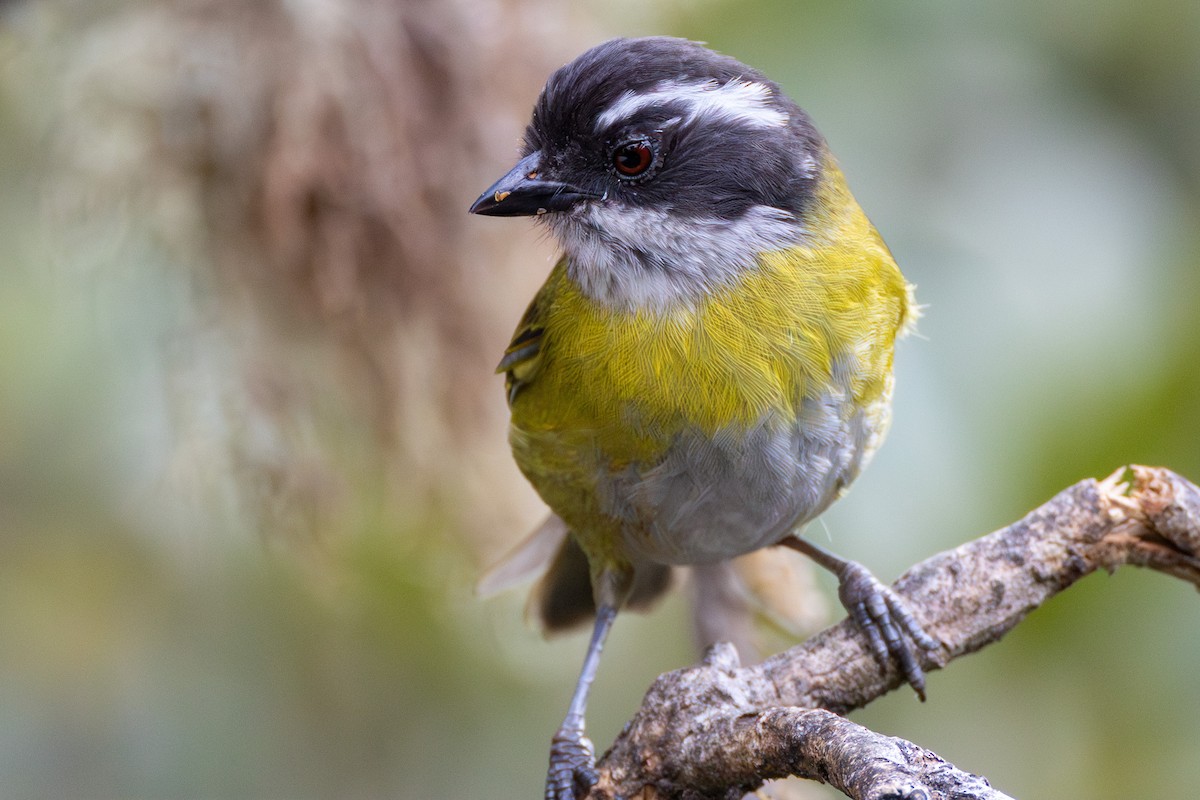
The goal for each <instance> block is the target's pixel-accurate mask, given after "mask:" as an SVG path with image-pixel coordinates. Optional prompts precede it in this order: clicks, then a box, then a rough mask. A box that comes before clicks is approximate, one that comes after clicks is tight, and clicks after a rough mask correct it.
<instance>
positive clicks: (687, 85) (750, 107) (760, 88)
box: [596, 78, 788, 132]
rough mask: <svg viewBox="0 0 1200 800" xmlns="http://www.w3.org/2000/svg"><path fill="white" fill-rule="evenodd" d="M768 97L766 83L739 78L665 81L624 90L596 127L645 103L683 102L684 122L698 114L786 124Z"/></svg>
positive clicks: (764, 124)
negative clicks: (644, 88) (642, 88)
mask: <svg viewBox="0 0 1200 800" xmlns="http://www.w3.org/2000/svg"><path fill="white" fill-rule="evenodd" d="M770 99H771V88H770V87H769V86H767V85H766V84H765V83H759V82H757V81H746V80H741V79H740V78H739V79H734V80H731V81H729V82H728V83H724V84H719V83H717V82H716V81H715V80H711V79H710V80H706V81H686V82H684V81H665V82H663V83H660V84H658V85H657V86H656V87H654V88H653V89H651V90H650V91H648V92H642V93H640V94H639V93H635V92H632V91H627V92H625V94H623V95H621V96H620V97H619V98H618V99H617V100H616V101H615V102H613V104H612V105H611V106H609V107H608V108H606V109H605V110H604V111H603V112H602V113H601V114H600V116H598V117H597V118H596V131H597V132H599V131H601V130H603V129H604V128H607V127H608V126H609V125H612V124H613V123H615V122H619V121H621V120H623V119H628V118H629V117H631V116H632V115H633V114H634V112H636V111H638V110H640V109H642V108H645V107H646V106H653V105H658V104H660V103H682V104H684V105H685V106H687V109H688V111H687V117H686V121H687V122H691V121H692V120H694V119H696V118H697V117H701V116H715V117H720V118H724V119H727V120H729V121H731V122H741V123H745V124H748V125H750V126H751V127H755V128H776V127H782V126H784V125H786V124H787V122H788V115H787V113H786V112H784V111H780V110H779V109H777V108H774V107H772V106H771V104H770Z"/></svg>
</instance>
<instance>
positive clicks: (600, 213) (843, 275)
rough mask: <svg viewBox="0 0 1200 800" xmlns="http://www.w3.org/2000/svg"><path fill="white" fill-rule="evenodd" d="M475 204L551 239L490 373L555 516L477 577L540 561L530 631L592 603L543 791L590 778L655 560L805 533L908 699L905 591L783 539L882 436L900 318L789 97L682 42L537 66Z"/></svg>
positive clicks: (627, 41)
mask: <svg viewBox="0 0 1200 800" xmlns="http://www.w3.org/2000/svg"><path fill="white" fill-rule="evenodd" d="M470 212H471V213H474V214H482V215H487V216H497V217H507V216H528V217H533V218H534V219H535V220H536V221H537V223H538V224H540V225H542V226H544V227H545V228H546V229H547V230H548V231H549V232H550V234H551V235H552V237H553V238H554V239H555V240H556V241H557V243H558V245H559V246H560V247H561V250H562V254H561V257H560V258H559V259H558V260H557V262H556V263H555V264H554V266H553V268H552V269H551V270H550V273H549V275H548V277H547V278H546V281H545V283H544V284H543V285H542V287H541V289H540V290H539V291H538V292H537V293H536V295H535V296H534V298H533V300H532V302H531V303H530V304H529V307H528V309H527V310H526V311H525V313H524V315H523V316H522V317H521V319H520V322H519V324H518V325H517V328H516V332H515V333H514V335H513V337H512V340H511V342H510V344H509V345H508V347H507V348H506V350H505V351H504V354H503V357H502V359H501V360H500V362H499V366H498V368H497V372H498V373H502V374H503V375H504V377H505V390H506V396H507V403H508V406H509V409H510V414H511V420H510V425H509V443H510V445H511V448H512V452H513V456H514V459H515V460H516V463H517V465H518V467H519V468H520V470H521V472H522V473H523V474H524V475H525V477H526V478H527V479H528V480H529V482H530V483H531V484H532V485H533V487H534V489H535V490H536V491H537V493H538V494H539V495H540V496H541V498H542V499H543V500H544V501H545V503H546V505H547V506H549V510H550V512H551V514H550V517H549V518H548V519H547V521H546V522H545V523H544V524H543V525H542V526H541V527H540V528H538V530H536V531H535V532H534V534H533V536H532V537H531V538H530V540H529V541H528V543H527V544H526V545H523V546H520V547H518V548H517V550H516V551H514V555H513V556H512V557H511V558H510V560H509V561H508V562H507V564H508V566H504V565H502V566H501V567H500V568H498V571H499V572H500V573H502V574H506V575H507V576H508V577H511V575H515V574H517V573H523V572H525V571H527V570H528V569H530V568H531V566H534V565H536V564H537V563H540V562H544V563H548V567H547V569H546V572H545V574H544V577H543V578H542V579H541V583H540V585H539V586H538V588H537V589H536V590H535V595H534V600H533V605H534V606H535V608H536V610H537V612H538V614H539V615H540V617H541V618H542V621H543V623H544V625H545V626H546V627H547V628H548V629H550V630H558V629H563V628H568V627H571V626H575V625H578V624H581V623H585V622H586V621H587V620H592V635H591V638H590V641H589V644H588V647H587V652H586V656H585V658H584V663H583V667H582V669H581V671H580V675H579V679H578V682H577V683H576V686H575V690H574V693H573V695H572V697H571V701H570V704H569V706H568V710H567V713H566V715H565V717H564V719H563V722H562V724H561V726H560V727H559V728H558V730H557V731H556V732H555V734H554V735H553V737H552V739H551V747H550V764H549V768H548V771H547V779H546V790H545V797H546V800H572V798H575V797H578V796H583V795H585V794H586V793H587V792H588V790H589V789H590V787H591V786H592V785H593V784H594V783H595V781H596V780H597V773H596V770H595V756H594V750H593V747H592V744H591V742H590V741H589V740H588V739H587V737H586V734H585V714H586V707H587V700H588V695H589V691H590V686H591V683H592V681H593V678H594V677H595V674H596V672H597V667H598V664H599V661H600V653H601V650H602V648H603V646H604V642H605V639H606V638H607V636H608V633H609V630H610V629H611V627H612V624H613V620H614V619H615V617H616V615H617V613H618V611H619V610H621V609H623V608H642V607H646V606H648V605H649V604H650V603H651V602H652V601H653V600H654V599H655V598H657V597H658V596H659V595H660V594H662V592H663V591H665V590H666V588H667V585H668V576H669V574H670V570H671V568H672V567H674V566H678V565H695V566H702V565H711V564H720V563H722V562H725V561H728V560H729V559H733V558H735V557H738V556H741V555H743V554H746V553H750V552H753V551H756V550H759V549H761V548H767V547H773V546H784V547H789V548H791V549H793V550H797V551H799V552H801V553H804V554H805V555H807V556H809V557H810V558H811V559H812V560H814V561H815V562H816V563H817V564H819V565H820V566H822V567H824V568H826V569H828V570H830V571H831V572H832V573H834V575H836V576H837V579H838V583H839V588H838V595H839V598H840V600H841V601H842V604H843V605H844V606H845V607H846V609H847V611H848V612H849V615H850V617H851V618H852V619H853V620H854V621H855V622H856V623H857V624H858V626H859V628H860V629H861V630H862V632H863V634H864V635H865V637H866V639H867V644H868V646H869V648H870V650H871V652H872V653H873V654H874V657H875V658H876V659H877V660H878V661H879V662H880V664H881V667H882V668H885V669H886V668H888V665H890V664H891V662H892V661H893V660H894V661H895V663H896V664H897V666H898V669H899V673H900V675H901V676H902V677H903V678H904V680H906V681H907V682H908V683H909V684H910V685H911V686H912V687H913V689H914V690H915V691H916V692H917V694H918V695H919V696H920V697H921V699H924V688H925V677H924V673H923V670H922V667H921V664H920V658H919V654H920V653H921V652H927V651H930V650H933V649H934V648H935V647H936V646H937V645H936V642H935V640H933V639H932V638H931V637H930V636H929V635H928V634H927V633H926V632H925V630H924V629H923V628H922V626H921V624H920V623H919V622H918V620H917V618H916V616H915V614H914V612H913V609H910V608H909V607H908V606H907V605H906V604H905V603H904V602H903V601H902V600H901V598H900V597H899V596H898V595H896V594H895V593H894V592H893V590H892V589H891V588H890V587H888V586H886V585H884V584H883V583H881V582H880V581H879V580H878V579H876V578H875V577H874V576H873V575H872V574H871V573H870V571H868V570H867V569H866V568H865V567H863V566H862V565H860V564H858V563H857V562H854V561H850V560H848V559H844V558H841V557H839V556H837V555H835V554H833V553H832V552H830V551H828V550H826V549H824V548H822V547H818V546H816V545H814V544H812V543H811V542H810V541H808V540H806V539H804V538H802V536H801V529H802V527H803V526H804V525H805V523H807V522H809V521H811V520H812V519H814V518H815V517H817V516H818V515H819V514H820V513H821V512H823V511H824V510H825V509H826V508H828V507H829V505H830V504H831V503H832V502H833V501H834V500H836V499H837V498H839V497H840V496H841V495H842V494H843V493H844V492H845V491H846V490H847V488H848V487H849V485H850V484H851V482H852V481H853V480H854V479H855V478H856V476H858V474H859V473H860V472H861V471H862V469H863V468H864V467H865V466H866V465H867V463H868V462H869V461H870V460H871V457H872V455H873V454H874V453H875V451H876V449H877V448H878V447H879V445H880V443H881V441H882V440H883V438H884V435H885V433H886V431H887V429H888V426H889V423H890V418H891V401H892V392H893V384H894V380H893V353H894V345H895V342H896V340H897V338H898V337H899V336H900V335H901V334H902V333H904V332H906V331H907V330H908V329H909V328H910V327H912V325H913V323H914V321H915V319H916V317H917V316H918V307H917V306H916V305H915V301H914V298H913V288H912V287H911V285H910V284H909V283H908V282H907V281H906V280H905V279H904V277H903V276H902V274H901V272H900V270H899V268H898V267H897V265H896V262H895V259H894V258H893V257H892V254H891V252H890V251H889V250H888V247H887V245H886V244H885V243H884V241H883V239H882V238H881V236H880V235H879V233H878V232H877V231H876V229H875V227H874V226H873V225H872V223H871V222H870V220H869V219H868V218H867V217H866V215H865V214H864V212H863V211H862V209H861V208H860V207H859V205H858V203H857V202H856V201H855V199H854V197H853V195H851V193H850V190H849V189H848V187H847V184H846V180H845V178H844V176H843V174H842V172H841V171H840V169H839V167H838V164H837V161H836V160H835V159H834V157H833V155H832V154H831V152H830V150H829V147H828V145H827V144H826V142H825V139H824V138H823V137H822V135H821V134H820V133H819V132H818V131H817V129H816V127H815V126H814V124H813V122H812V121H811V119H810V118H809V116H808V115H807V114H806V113H805V112H804V111H803V110H801V108H800V107H799V106H797V105H796V103H795V102H793V101H792V100H791V99H790V98H789V97H788V96H787V95H786V94H785V93H784V91H783V90H782V88H781V87H780V86H779V84H777V83H775V82H774V81H772V80H771V79H769V78H768V77H767V76H766V75H764V74H763V73H761V72H759V71H758V70H756V69H753V68H751V67H749V66H747V65H745V64H743V63H741V62H740V61H738V60H736V59H735V58H733V57H731V56H727V55H723V54H720V53H717V52H715V51H714V50H712V49H709V48H708V47H707V46H705V45H703V44H701V43H697V42H692V41H688V40H684V39H677V38H672V37H662V36H654V37H642V38H617V39H612V40H609V41H606V42H604V43H602V44H599V45H597V46H595V47H593V48H591V49H589V50H587V51H586V52H584V53H583V54H581V55H579V56H578V57H577V58H576V59H575V60H573V61H571V62H570V63H568V64H566V65H565V66H563V67H561V68H559V69H558V70H557V71H555V72H554V73H553V74H551V75H550V77H549V78H548V80H547V82H546V84H545V87H544V88H543V89H542V91H541V93H540V95H539V96H538V98H537V101H536V104H535V106H534V108H533V113H532V118H531V120H530V122H529V124H528V126H527V128H526V130H525V134H524V141H523V144H522V147H521V150H520V155H519V158H518V160H517V162H516V165H515V166H513V167H512V169H511V170H510V171H509V172H508V173H507V174H505V175H504V176H503V177H501V178H500V179H499V180H498V181H496V182H495V183H494V184H493V185H492V186H491V187H489V188H488V189H487V190H486V191H484V192H483V193H482V194H481V195H480V196H479V198H478V199H477V200H476V201H475V202H474V203H473V204H472V205H471V207H470Z"/></svg>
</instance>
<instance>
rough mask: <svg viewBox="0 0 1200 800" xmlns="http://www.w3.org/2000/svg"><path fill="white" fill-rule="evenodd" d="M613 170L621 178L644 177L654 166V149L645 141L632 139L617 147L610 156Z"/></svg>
mask: <svg viewBox="0 0 1200 800" xmlns="http://www.w3.org/2000/svg"><path fill="white" fill-rule="evenodd" d="M612 160H613V168H614V169H615V170H616V171H617V175H619V176H620V177H622V178H636V177H639V176H640V175H644V174H645V172H646V170H648V169H650V167H652V166H654V148H653V147H651V146H650V142H648V141H647V140H645V139H634V140H633V141H630V142H625V143H623V144H619V145H617V149H615V150H613V154H612Z"/></svg>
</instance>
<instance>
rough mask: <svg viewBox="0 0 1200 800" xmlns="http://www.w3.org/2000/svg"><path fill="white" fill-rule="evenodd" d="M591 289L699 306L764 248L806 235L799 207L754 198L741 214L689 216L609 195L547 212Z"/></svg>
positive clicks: (641, 306) (633, 300)
mask: <svg viewBox="0 0 1200 800" xmlns="http://www.w3.org/2000/svg"><path fill="white" fill-rule="evenodd" d="M540 219H542V220H543V221H545V222H546V223H547V224H548V225H549V226H550V228H551V230H552V231H554V234H555V236H556V237H557V238H558V240H559V242H560V243H561V244H562V247H563V249H564V250H565V251H566V254H567V259H568V263H567V274H568V275H569V276H570V277H571V279H572V280H574V281H575V282H576V283H577V284H578V285H579V287H580V289H581V290H582V291H583V293H584V294H586V295H587V296H588V297H590V298H592V299H593V300H596V301H598V302H601V303H604V304H605V305H607V306H609V307H612V308H621V309H624V310H627V311H638V310H649V311H666V310H669V309H672V308H677V307H678V306H679V305H680V304H684V305H686V306H689V307H690V306H694V305H695V304H696V303H697V302H698V301H699V300H700V299H702V298H703V297H704V296H706V295H708V294H709V293H711V292H713V291H714V290H716V289H718V288H720V287H722V286H727V285H729V284H730V283H732V282H733V281H734V280H736V279H737V277H738V276H740V275H742V274H743V273H745V272H746V271H748V270H751V269H754V268H755V267H756V265H757V263H758V257H759V255H760V254H762V253H765V252H769V251H772V250H781V249H784V248H786V247H789V246H792V245H795V244H798V243H800V242H801V241H803V239H804V236H805V231H804V229H803V227H801V225H800V223H799V222H798V221H797V219H796V217H795V216H794V215H793V214H790V213H788V212H786V211H783V210H781V209H778V208H773V207H769V206H754V207H753V208H751V209H750V210H749V211H747V212H746V213H745V214H743V215H742V216H740V217H738V218H737V219H732V220H728V219H721V218H719V217H707V218H695V217H693V218H684V217H679V216H674V215H671V214H669V213H667V212H665V211H659V210H655V209H647V208H627V207H621V206H616V205H611V204H609V203H607V202H605V201H599V202H594V203H584V204H581V205H580V206H577V207H576V208H575V209H573V210H571V211H568V212H564V213H555V214H546V215H545V216H543V217H541V218H540Z"/></svg>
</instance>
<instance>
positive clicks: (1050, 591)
mask: <svg viewBox="0 0 1200 800" xmlns="http://www.w3.org/2000/svg"><path fill="white" fill-rule="evenodd" d="M1198 555H1200V489H1197V487H1196V486H1194V485H1193V484H1191V483H1189V482H1188V481H1186V480H1184V479H1183V478H1181V477H1180V476H1178V475H1176V474H1175V473H1173V472H1171V471H1170V470H1166V469H1161V468H1151V467H1140V466H1132V467H1123V468H1122V469H1120V470H1118V471H1117V472H1116V473H1114V474H1113V475H1111V476H1110V477H1108V478H1107V479H1105V480H1103V481H1095V480H1090V479H1089V480H1085V481H1081V482H1080V483H1077V484H1075V485H1074V486H1072V487H1070V488H1068V489H1066V490H1064V491H1062V492H1060V493H1059V494H1058V495H1056V496H1055V497H1053V498H1052V499H1051V500H1050V501H1049V502H1047V503H1045V504H1044V505H1042V506H1041V507H1039V508H1037V509H1035V510H1033V511H1032V512H1030V513H1029V514H1028V515H1026V516H1025V518H1024V519H1021V520H1019V521H1018V522H1015V523H1013V524H1012V525H1009V526H1008V527H1007V528H1004V529H1002V530H999V531H996V532H995V533H992V534H990V535H988V536H984V537H983V538H981V539H977V540H975V541H973V542H969V543H967V544H964V545H962V546H961V547H958V548H956V549H954V550H949V551H946V552H944V553H939V554H938V555H935V556H933V557H932V558H930V559H928V560H926V561H923V562H921V563H920V564H917V565H916V566H915V567H913V568H912V569H910V570H909V571H908V572H907V573H905V574H904V575H903V576H901V578H900V579H899V580H898V581H896V584H895V586H894V588H895V590H896V591H897V593H899V594H900V596H901V597H903V598H904V599H905V600H906V601H907V602H908V603H909V605H910V607H911V608H912V609H913V610H914V611H915V612H916V614H917V616H918V617H919V618H920V621H921V622H922V624H923V625H924V627H925V630H926V631H928V632H929V634H930V635H931V636H933V637H934V638H935V639H936V640H937V641H938V642H939V643H940V647H939V648H938V649H937V650H936V651H934V652H933V653H930V654H928V657H927V658H926V659H925V660H924V663H923V666H924V667H925V669H926V670H933V669H941V668H942V667H944V666H945V665H946V664H948V663H949V662H950V661H951V660H953V659H955V658H957V657H959V656H962V655H966V654H968V653H972V652H974V651H976V650H978V649H980V648H981V647H983V646H985V645H988V644H991V643H993V642H996V641H999V640H1000V638H1001V637H1003V636H1004V634H1005V633H1007V632H1008V631H1009V630H1011V629H1012V628H1013V627H1014V626H1015V625H1016V624H1017V623H1019V622H1020V621H1021V620H1022V619H1024V618H1025V616H1026V615H1028V614H1029V612H1031V611H1033V610H1034V609H1035V608H1037V607H1038V606H1040V605H1042V604H1043V603H1045V602H1046V601H1047V600H1049V599H1050V598H1051V597H1053V596H1054V595H1056V594H1058V593H1059V592H1061V591H1062V590H1064V589H1066V588H1067V587H1069V586H1071V585H1072V584H1073V583H1075V582H1076V581H1077V580H1079V579H1080V578H1082V577H1084V576H1086V575H1088V574H1090V573H1092V572H1094V571H1096V570H1097V569H1106V570H1108V571H1110V572H1111V571H1113V570H1115V569H1116V568H1117V567H1119V566H1121V565H1123V564H1133V565H1136V566H1142V567H1148V568H1150V569H1154V570H1157V571H1159V572H1163V573H1166V574H1168V575H1172V576H1174V577H1176V578H1180V579H1182V580H1185V581H1188V582H1189V583H1191V584H1193V585H1195V586H1198V587H1200V558H1198ZM900 683H901V678H900V676H899V675H898V674H897V673H896V671H895V669H894V668H889V669H888V671H887V672H882V671H881V670H880V668H879V666H878V664H877V663H876V662H875V661H874V659H873V658H872V656H871V653H870V652H869V650H868V649H867V645H866V643H865V641H863V639H862V637H861V636H860V634H859V633H858V631H857V630H856V629H855V628H854V627H853V626H852V624H851V623H849V622H847V621H843V622H842V623H840V624H838V625H835V626H833V627H831V628H829V629H827V630H825V631H823V632H822V633H820V634H818V635H817V636H814V637H812V638H811V639H809V640H808V641H806V642H804V643H803V644H801V645H798V646H797V647H793V648H792V649H790V650H788V651H786V652H784V653H781V654H779V655H777V656H774V657H772V658H770V659H768V660H767V661H764V662H763V663H762V664H759V665H757V666H753V667H741V666H739V665H738V661H737V655H736V652H735V651H734V650H733V648H731V647H728V646H718V647H716V648H713V649H712V650H711V651H710V652H709V654H708V655H707V656H706V657H705V660H704V662H703V663H702V664H701V665H699V666H697V667H692V668H689V669H684V670H679V671H677V672H671V673H667V674H666V675H663V676H661V677H659V678H658V680H657V681H655V683H654V685H653V686H651V688H650V691H649V692H648V693H647V695H646V698H645V700H644V701H643V703H642V707H641V709H640V710H639V711H638V713H637V714H636V715H635V716H634V718H633V720H632V721H631V722H630V723H629V724H628V725H626V727H625V729H624V730H623V731H622V732H621V734H620V736H618V738H617V741H616V742H615V743H614V744H613V746H612V748H611V749H610V750H609V751H608V753H606V754H605V755H604V757H603V758H602V759H601V760H600V763H599V766H598V769H599V773H600V782H599V783H597V784H596V786H595V787H594V788H593V790H592V793H591V795H590V798H592V800H610V799H611V798H616V797H623V798H635V797H636V798H643V800H652V798H658V797H686V798H737V797H740V796H741V795H742V794H744V793H745V792H747V791H750V790H752V789H754V788H755V787H757V786H759V785H760V784H761V783H762V782H763V781H764V780H767V779H771V778H777V777H783V776H786V775H797V776H800V777H804V778H811V779H814V780H819V781H823V782H826V783H829V784H831V785H833V786H835V787H837V788H838V789H839V790H841V791H842V792H843V793H845V794H846V795H847V796H848V797H852V798H855V799H856V800H867V798H870V800H886V799H887V798H910V799H911V800H936V799H937V798H950V797H954V798H980V799H981V800H982V799H983V798H987V799H988V800H998V799H999V798H1004V797H1005V795H1003V794H1001V793H1000V792H997V791H996V790H994V789H992V788H991V787H990V786H989V785H988V783H987V781H986V780H984V779H982V778H979V777H977V776H974V775H970V774H969V773H965V772H961V771H959V770H957V769H955V768H954V767H953V766H951V765H949V764H947V763H946V762H944V761H943V760H942V759H940V758H938V757H937V756H936V755H935V754H933V753H930V752H929V751H927V750H924V749H923V748H920V747H918V746H917V745H914V744H912V743H910V742H906V741H904V740H902V739H895V738H892V737H887V736H882V735H880V734H877V733H874V732H872V731H869V730H867V729H865V728H863V727H862V726H859V725H856V724H854V723H852V722H850V721H848V720H846V719H843V718H842V717H840V716H838V714H842V713H845V712H847V711H850V710H852V709H855V708H860V707H862V706H865V705H866V704H867V703H870V702H871V701H872V700H874V699H876V698H877V697H880V696H881V695H883V694H885V693H887V692H889V691H891V690H892V689H894V688H896V687H897V686H899V685H900Z"/></svg>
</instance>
